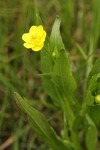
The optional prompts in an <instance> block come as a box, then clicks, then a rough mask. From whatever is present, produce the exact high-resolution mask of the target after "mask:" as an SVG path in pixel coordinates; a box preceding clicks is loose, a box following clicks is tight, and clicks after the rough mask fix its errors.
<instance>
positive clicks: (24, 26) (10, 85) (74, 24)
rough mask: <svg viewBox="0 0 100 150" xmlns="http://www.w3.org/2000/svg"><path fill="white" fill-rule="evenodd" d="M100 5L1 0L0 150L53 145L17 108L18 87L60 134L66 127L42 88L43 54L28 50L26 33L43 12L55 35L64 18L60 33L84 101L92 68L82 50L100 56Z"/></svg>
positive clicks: (93, 0)
mask: <svg viewBox="0 0 100 150" xmlns="http://www.w3.org/2000/svg"><path fill="white" fill-rule="evenodd" d="M99 7H100V1H99V0H49V1H47V0H37V1H35V0H12V1H11V0H3V1H2V0H0V150H4V149H6V150H47V149H48V148H47V147H46V146H45V144H44V143H43V142H41V141H40V140H39V139H38V138H37V136H36V135H35V133H34V132H33V131H32V130H31V129H30V125H29V124H28V121H27V117H26V115H25V114H23V112H21V111H20V110H19V109H18V107H17V106H16V104H15V102H14V97H13V92H14V91H17V92H18V93H19V94H20V95H21V96H23V97H26V98H27V99H28V100H29V101H30V103H31V104H32V105H33V106H34V107H35V108H37V109H38V110H40V111H41V112H42V113H43V114H44V115H45V116H46V118H47V119H48V121H49V122H50V123H51V125H52V126H53V127H54V129H55V130H56V132H57V133H58V134H60V130H61V129H62V128H63V122H62V120H63V117H62V113H61V112H60V110H59V109H57V108H56V107H54V106H53V104H52V101H51V99H50V97H49V96H48V95H47V93H46V92H45V90H44V88H43V86H42V80H41V75H40V74H41V63H40V52H37V53H36V52H33V51H31V50H27V49H25V48H24V47H23V41H22V39H21V36H22V34H23V33H25V32H28V29H29V28H30V26H32V25H35V24H36V22H37V17H36V14H37V13H39V15H40V17H41V19H42V21H43V24H44V27H45V29H46V31H47V33H48V35H50V32H51V29H52V25H53V23H54V21H55V18H56V16H57V15H59V16H60V18H61V35H62V38H63V42H64V44H65V47H66V50H67V51H68V52H69V53H70V59H71V61H72V68H73V72H74V76H75V78H76V81H77V83H78V86H77V91H78V92H77V93H76V96H77V97H78V99H80V100H81V99H82V96H83V91H84V86H83V83H84V80H85V76H86V67H87V60H86V56H85V55H84V54H83V53H84V52H85V54H86V55H88V56H90V55H92V56H93V58H94V59H95V58H96V57H98V56H99V54H100V42H99V41H100V8H99ZM91 47H92V52H91Z"/></svg>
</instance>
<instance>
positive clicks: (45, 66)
mask: <svg viewBox="0 0 100 150" xmlns="http://www.w3.org/2000/svg"><path fill="white" fill-rule="evenodd" d="M62 48H64V45H63V42H62V38H61V35H60V19H59V17H57V18H56V20H55V22H54V25H53V28H52V32H51V36H50V42H49V43H47V47H46V49H44V50H43V51H41V66H42V77H43V85H44V88H45V90H46V91H47V93H48V95H49V96H50V97H51V98H52V100H53V102H54V104H56V105H57V106H59V107H60V106H61V103H60V100H61V97H60V94H59V92H58V89H57V87H56V86H55V84H54V83H53V82H52V77H51V74H52V71H53V68H54V63H55V58H54V57H53V54H54V55H56V54H59V51H60V49H62Z"/></svg>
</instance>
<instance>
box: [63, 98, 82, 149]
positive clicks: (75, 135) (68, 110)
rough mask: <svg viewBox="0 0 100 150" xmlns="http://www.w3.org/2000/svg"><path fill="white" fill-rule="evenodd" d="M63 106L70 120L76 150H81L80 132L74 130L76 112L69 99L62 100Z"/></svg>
mask: <svg viewBox="0 0 100 150" xmlns="http://www.w3.org/2000/svg"><path fill="white" fill-rule="evenodd" d="M62 108H63V111H64V115H66V117H67V119H68V122H69V127H70V132H71V136H72V141H73V144H74V146H75V150H80V149H81V148H80V141H79V137H78V133H77V132H76V131H74V130H73V123H74V114H73V111H72V109H71V107H70V104H69V102H68V100H67V99H64V101H63V102H62ZM65 131H67V130H65ZM66 134H67V133H66ZM67 138H68V137H66V139H67Z"/></svg>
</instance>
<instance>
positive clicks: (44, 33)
mask: <svg viewBox="0 0 100 150" xmlns="http://www.w3.org/2000/svg"><path fill="white" fill-rule="evenodd" d="M45 38H46V32H45V31H43V35H42V37H41V40H42V41H43V42H44V41H45Z"/></svg>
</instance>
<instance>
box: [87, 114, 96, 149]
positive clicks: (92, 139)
mask: <svg viewBox="0 0 100 150" xmlns="http://www.w3.org/2000/svg"><path fill="white" fill-rule="evenodd" d="M86 121H87V124H88V126H87V129H86V139H85V142H86V147H87V150H96V149H97V135H98V134H97V133H98V132H97V128H96V126H95V124H94V122H93V121H92V120H91V118H90V117H89V116H88V115H87V116H86Z"/></svg>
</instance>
